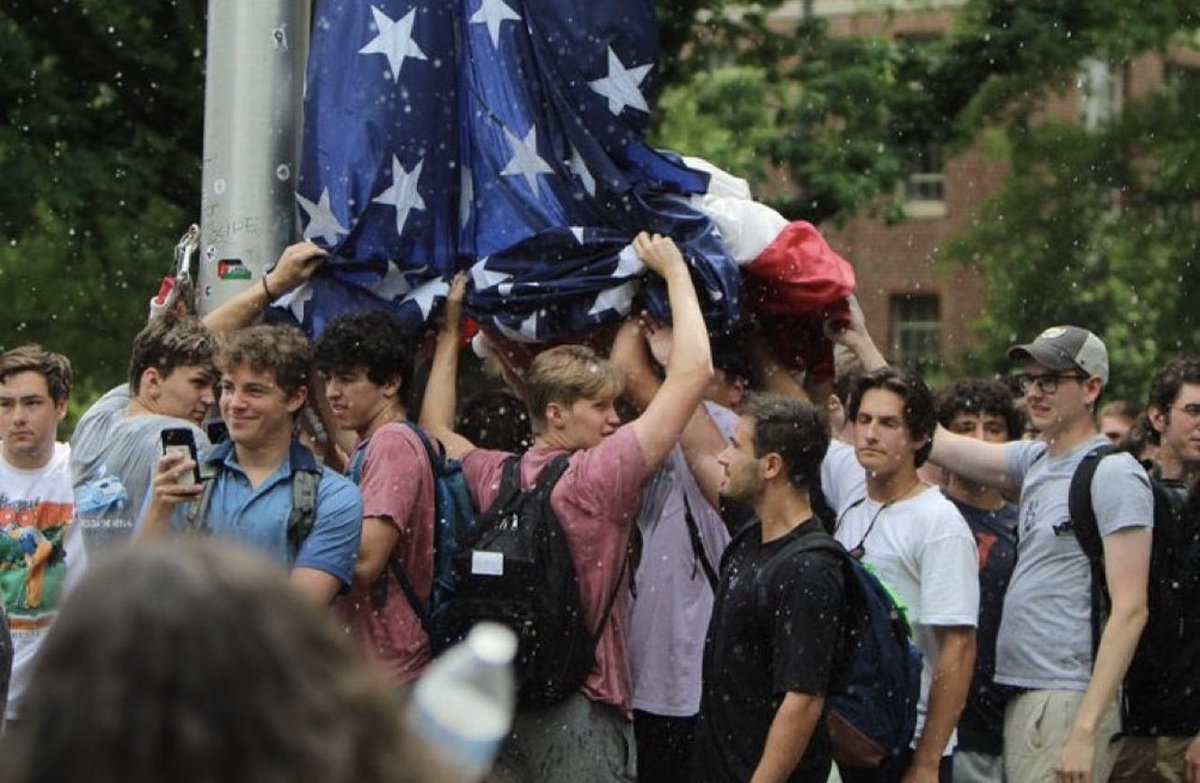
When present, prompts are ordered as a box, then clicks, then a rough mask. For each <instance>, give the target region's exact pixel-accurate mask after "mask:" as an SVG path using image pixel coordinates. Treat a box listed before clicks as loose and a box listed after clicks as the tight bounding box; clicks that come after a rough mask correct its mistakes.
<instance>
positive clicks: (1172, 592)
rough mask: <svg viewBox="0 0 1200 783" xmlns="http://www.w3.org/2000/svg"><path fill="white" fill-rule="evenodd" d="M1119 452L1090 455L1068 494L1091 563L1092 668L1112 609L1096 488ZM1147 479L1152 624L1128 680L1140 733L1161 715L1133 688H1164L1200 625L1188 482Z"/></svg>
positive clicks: (1199, 557)
mask: <svg viewBox="0 0 1200 783" xmlns="http://www.w3.org/2000/svg"><path fill="white" fill-rule="evenodd" d="M1113 451H1115V449H1114V448H1113V447H1112V446H1108V445H1102V446H1097V447H1096V448H1095V449H1093V450H1092V451H1090V452H1088V454H1086V455H1085V456H1084V458H1083V461H1082V462H1080V463H1079V467H1078V468H1076V470H1075V473H1074V475H1073V476H1072V477H1071V487H1070V490H1069V494H1068V507H1069V512H1068V513H1069V515H1070V518H1071V523H1072V525H1073V527H1074V530H1075V538H1076V540H1077V541H1079V546H1080V547H1081V548H1082V549H1083V551H1084V553H1085V554H1086V555H1087V557H1088V564H1089V566H1090V568H1091V572H1092V586H1091V593H1092V596H1091V601H1092V618H1091V620H1092V655H1093V660H1094V656H1095V653H1096V651H1097V649H1098V648H1099V646H1100V634H1101V632H1102V631H1103V629H1104V623H1105V621H1106V620H1107V618H1108V613H1109V610H1110V608H1111V606H1110V599H1109V595H1108V584H1107V581H1106V578H1105V573H1104V545H1103V542H1102V540H1101V536H1100V528H1099V523H1098V522H1097V520H1096V512H1095V509H1094V508H1093V507H1092V481H1093V480H1094V478H1095V475H1096V469H1097V468H1098V467H1099V465H1100V460H1102V459H1103V458H1104V457H1105V456H1106V455H1108V454H1111V453H1113ZM1148 475H1149V479H1150V488H1151V490H1152V491H1153V493H1154V532H1153V544H1152V545H1151V553H1150V580H1149V582H1148V583H1147V592H1146V599H1147V605H1148V606H1149V609H1150V619H1149V621H1148V623H1147V624H1146V627H1145V629H1144V630H1143V631H1142V635H1141V638H1140V639H1139V640H1138V647H1137V651H1136V653H1135V654H1134V658H1133V662H1132V663H1131V665H1130V667H1129V670H1128V672H1127V674H1126V685H1127V686H1128V690H1127V692H1126V693H1125V694H1124V699H1123V720H1124V723H1125V727H1126V728H1130V727H1131V724H1136V727H1137V728H1138V730H1139V731H1141V730H1142V729H1143V728H1144V727H1143V726H1142V724H1143V723H1146V722H1147V721H1146V716H1147V715H1150V714H1153V713H1155V712H1157V711H1158V709H1157V707H1156V705H1155V704H1153V703H1151V701H1152V700H1153V696H1152V695H1150V694H1144V693H1142V690H1143V689H1142V688H1137V687H1134V686H1137V685H1140V683H1142V682H1147V681H1148V682H1157V681H1159V680H1160V678H1162V677H1163V675H1164V672H1165V670H1166V669H1168V668H1171V667H1172V666H1173V665H1174V664H1175V663H1176V662H1175V661H1174V658H1175V656H1177V655H1179V654H1180V653H1181V652H1182V650H1183V649H1184V648H1185V647H1188V648H1189V649H1190V648H1193V647H1195V646H1196V642H1195V640H1194V637H1195V634H1196V630H1195V628H1196V624H1197V623H1198V622H1200V611H1198V610H1197V608H1196V607H1195V606H1192V605H1190V601H1191V596H1195V595H1197V594H1198V593H1200V585H1198V584H1197V580H1198V579H1200V573H1197V569H1196V564H1197V562H1198V561H1200V542H1198V541H1197V540H1196V532H1195V530H1194V528H1195V524H1194V523H1193V522H1192V521H1191V516H1190V515H1191V514H1194V513H1196V512H1195V509H1194V507H1191V506H1189V504H1188V488H1187V486H1186V485H1185V484H1183V483H1182V482H1173V481H1164V480H1162V479H1160V478H1157V477H1156V476H1155V475H1154V473H1153V472H1152V471H1148ZM1130 691H1136V693H1131V692H1130ZM1159 696H1160V697H1161V698H1159V699H1158V701H1160V702H1165V701H1169V700H1170V699H1171V695H1170V694H1159ZM1133 697H1136V699H1134V700H1135V701H1136V702H1137V703H1136V704H1135V705H1132V706H1134V709H1132V713H1134V714H1132V715H1131V699H1133ZM1160 706H1161V705H1160ZM1131 717H1132V718H1133V720H1132V721H1131V720H1130V719H1131ZM1161 728H1163V729H1164V730H1168V729H1167V728H1166V727H1161ZM1190 733H1194V732H1190V731H1189V734H1190Z"/></svg>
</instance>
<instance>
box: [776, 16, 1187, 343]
mask: <svg viewBox="0 0 1200 783" xmlns="http://www.w3.org/2000/svg"><path fill="white" fill-rule="evenodd" d="M962 5H963V2H962V0H919V1H918V2H905V1H904V0H894V1H893V2H890V3H887V4H883V3H880V2H872V0H790V2H787V3H784V4H783V5H782V6H781V7H780V8H779V9H777V10H776V11H775V12H773V14H772V16H771V19H772V20H773V21H776V22H779V23H781V24H787V25H789V26H790V25H792V24H794V23H795V22H796V21H798V20H799V19H801V18H802V17H803V16H804V15H805V14H815V15H817V16H819V17H821V18H823V19H825V20H827V21H828V23H829V30H830V33H831V34H833V35H885V36H893V37H912V38H925V37H935V36H938V35H941V34H944V33H945V32H946V31H948V30H949V29H950V27H951V26H952V24H953V21H954V16H955V14H956V13H957V11H958V9H959V8H960V7H961V6H962ZM1194 59H1195V55H1194V53H1189V54H1186V55H1183V56H1182V58H1175V60H1173V61H1172V62H1167V63H1164V61H1163V60H1162V59H1161V58H1157V57H1148V58H1143V59H1141V60H1138V61H1135V62H1134V63H1131V64H1129V65H1127V66H1125V67H1124V68H1120V69H1113V68H1110V67H1109V66H1108V65H1106V64H1104V63H1100V62H1086V63H1083V64H1082V65H1081V67H1080V70H1079V73H1078V76H1077V79H1076V82H1075V83H1074V84H1067V85H1064V86H1065V89H1064V90H1063V91H1061V92H1058V93H1055V94H1053V95H1052V96H1051V97H1050V98H1048V99H1047V101H1046V104H1045V108H1044V111H1045V113H1046V115H1047V116H1054V117H1059V118H1074V119H1077V120H1078V121H1079V122H1082V123H1084V124H1085V125H1095V124H1098V123H1101V122H1103V121H1104V120H1105V119H1106V118H1107V117H1110V116H1111V115H1112V114H1113V113H1114V112H1119V111H1120V107H1121V103H1122V100H1123V99H1124V97H1125V96H1127V95H1141V94H1145V93H1146V92H1147V91H1150V90H1154V89H1158V88H1159V87H1161V86H1162V85H1163V84H1164V83H1168V84H1170V83H1171V81H1172V79H1173V78H1174V75H1175V71H1178V70H1179V69H1180V68H1183V69H1188V70H1189V71H1190V72H1191V73H1195V72H1196V71H1195V66H1197V65H1200V63H1197V62H1193V60H1194ZM914 153H917V154H919V157H920V161H921V162H920V164H918V170H914V171H913V172H912V174H911V175H910V176H909V179H908V182H907V183H906V184H905V186H904V191H903V196H904V199H905V207H906V213H907V215H908V219H907V220H905V221H903V222H900V223H898V224H893V225H889V224H887V223H886V222H885V221H884V220H883V219H882V218H872V217H868V216H865V215H859V216H857V217H854V218H852V219H850V220H849V221H847V223H846V224H845V225H844V226H841V227H836V226H823V227H822V229H823V231H824V232H825V234H826V236H827V238H828V240H829V242H830V244H831V245H832V246H833V247H834V248H835V249H836V250H837V251H838V252H839V253H841V254H842V255H843V256H844V257H845V258H847V259H849V260H850V261H852V262H853V263H854V265H855V268H856V270H857V273H858V285H859V289H858V297H859V300H860V302H861V304H862V307H863V310H864V312H865V314H866V317H867V322H868V324H869V325H870V328H871V330H872V333H873V334H874V336H875V338H876V341H877V342H878V343H879V345H880V348H881V349H882V350H883V351H884V353H885V354H887V355H888V356H889V358H890V359H891V360H892V361H894V362H897V363H906V364H907V363H913V364H916V365H927V364H930V363H939V362H944V363H948V364H951V365H953V364H954V363H955V362H956V360H957V359H958V358H959V357H961V356H962V354H963V352H964V351H966V350H967V349H969V348H971V347H972V346H974V345H976V344H977V343H978V340H977V339H976V338H975V335H974V334H973V332H972V328H971V325H972V322H973V321H974V320H975V319H976V318H977V317H978V316H979V314H980V313H981V312H982V311H983V308H984V306H985V296H984V291H983V285H982V281H981V280H980V279H979V278H978V277H977V276H976V275H975V274H974V273H973V272H971V271H969V270H962V269H957V268H947V266H946V265H939V264H938V262H937V254H938V250H939V248H941V247H944V246H945V245H946V244H948V243H949V242H950V241H951V240H952V239H953V238H954V237H955V236H957V235H958V234H960V233H962V232H964V231H965V230H966V229H968V228H969V227H970V225H971V223H972V221H973V220H974V219H975V216H976V213H977V210H978V208H979V206H980V205H981V204H982V203H983V202H984V201H985V200H986V199H987V198H988V197H989V196H990V195H992V194H993V193H995V192H996V190H997V189H998V188H999V186H1000V183H1001V182H1002V181H1003V178H1004V176H1005V173H1006V167H1005V165H1004V163H1003V162H1002V161H996V160H990V159H989V157H988V155H987V154H986V153H985V151H984V149H983V146H982V143H980V142H978V141H977V142H975V143H974V144H972V145H971V146H969V147H967V148H966V149H965V150H963V151H961V152H958V153H956V154H955V155H954V156H953V157H950V158H949V159H946V160H943V159H942V156H941V154H940V152H939V151H938V150H921V151H917V150H915V151H914Z"/></svg>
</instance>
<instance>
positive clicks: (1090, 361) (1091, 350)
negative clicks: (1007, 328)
mask: <svg viewBox="0 0 1200 783" xmlns="http://www.w3.org/2000/svg"><path fill="white" fill-rule="evenodd" d="M1025 359H1033V360H1034V361H1035V362H1038V363H1039V364H1042V365H1045V366H1046V367H1049V368H1050V369H1051V370H1056V371H1059V372H1061V371H1063V370H1079V371H1081V372H1084V373H1087V375H1089V376H1093V375H1094V376H1096V377H1097V378H1099V379H1100V381H1101V382H1102V383H1103V384H1105V385H1106V386H1107V385H1108V349H1107V348H1105V347H1104V341H1103V340H1101V339H1100V338H1099V337H1097V336H1096V335H1094V334H1092V333H1091V332H1089V331H1088V330H1087V329H1081V328H1080V327H1078V326H1051V327H1050V328H1049V329H1047V330H1046V331H1044V332H1042V333H1041V334H1039V335H1038V336H1037V337H1036V338H1034V340H1033V342H1031V343H1026V344H1025V345H1014V346H1013V347H1012V348H1009V349H1008V360H1009V361H1010V362H1019V361H1024V360H1025Z"/></svg>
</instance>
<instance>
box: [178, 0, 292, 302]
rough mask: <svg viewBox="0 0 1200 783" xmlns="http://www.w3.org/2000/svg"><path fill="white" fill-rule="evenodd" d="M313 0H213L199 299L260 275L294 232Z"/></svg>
mask: <svg viewBox="0 0 1200 783" xmlns="http://www.w3.org/2000/svg"><path fill="white" fill-rule="evenodd" d="M310 16H311V3H310V0H253V2H247V1H246V0H210V1H209V4H208V54H207V68H208V76H207V80H206V83H205V90H204V170H203V174H202V182H203V188H204V190H203V194H202V197H201V206H200V253H199V264H198V271H197V277H198V281H197V291H196V307H197V309H198V310H199V312H200V313H201V314H204V313H208V312H210V311H211V310H213V309H214V308H216V307H217V306H219V305H221V304H222V303H224V302H226V301H228V300H229V299H230V298H231V297H232V296H234V295H235V294H237V293H238V292H239V291H241V290H242V289H244V288H246V287H247V286H249V285H253V284H255V283H256V281H257V280H258V278H259V277H260V276H261V275H262V274H263V272H264V271H265V269H266V268H267V267H268V266H269V265H270V264H271V263H273V262H274V260H275V259H276V258H277V257H278V256H279V253H280V251H281V250H283V248H284V247H285V246H286V245H287V244H288V243H289V242H291V241H293V239H294V238H295V236H296V232H297V225H296V208H295V187H296V174H297V171H298V169H299V165H298V164H299V154H300V133H301V122H300V120H301V110H302V96H303V86H304V72H305V65H306V62H307V59H308V40H309V27H310Z"/></svg>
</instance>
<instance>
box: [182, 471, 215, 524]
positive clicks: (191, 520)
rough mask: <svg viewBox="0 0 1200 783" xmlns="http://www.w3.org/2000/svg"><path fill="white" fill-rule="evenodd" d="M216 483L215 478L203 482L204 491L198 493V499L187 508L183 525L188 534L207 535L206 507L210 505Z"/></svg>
mask: <svg viewBox="0 0 1200 783" xmlns="http://www.w3.org/2000/svg"><path fill="white" fill-rule="evenodd" d="M216 483H217V477H216V476H213V477H212V478H210V479H209V480H208V481H206V482H204V490H203V491H202V492H201V493H200V497H198V498H196V500H194V501H193V502H192V503H191V504H190V505H189V506H188V511H187V517H186V518H185V523H184V524H185V527H186V528H187V531H188V532H189V533H192V534H194V535H207V534H208V507H209V506H211V505H212V493H213V485H214V484H216Z"/></svg>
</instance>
